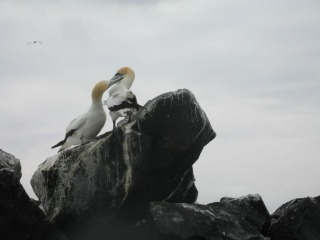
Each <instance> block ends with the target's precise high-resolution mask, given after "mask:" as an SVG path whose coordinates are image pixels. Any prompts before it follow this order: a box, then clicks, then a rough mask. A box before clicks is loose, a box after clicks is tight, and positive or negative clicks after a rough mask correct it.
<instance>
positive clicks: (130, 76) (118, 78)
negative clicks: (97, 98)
mask: <svg viewBox="0 0 320 240" xmlns="http://www.w3.org/2000/svg"><path fill="white" fill-rule="evenodd" d="M134 78H135V74H134V71H133V70H132V69H131V68H129V67H123V68H120V69H119V70H118V71H117V72H116V74H115V75H114V76H113V77H112V78H111V80H110V83H109V87H111V86H112V85H114V84H115V83H118V82H119V83H120V82H121V84H123V85H124V86H125V87H126V88H127V89H129V88H130V87H131V85H132V83H133V80H134Z"/></svg>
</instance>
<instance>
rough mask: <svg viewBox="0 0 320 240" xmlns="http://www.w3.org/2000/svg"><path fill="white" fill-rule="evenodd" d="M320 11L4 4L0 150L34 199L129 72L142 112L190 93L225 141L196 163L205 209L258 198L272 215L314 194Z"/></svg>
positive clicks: (281, 3) (298, 4)
mask: <svg viewBox="0 0 320 240" xmlns="http://www.w3.org/2000/svg"><path fill="white" fill-rule="evenodd" d="M319 13H320V1H319V0H304V1H302V0H268V1H259V0H242V1H239V0H228V1H227V0H166V1H160V0H154V1H151V0H141V1H139V0H135V1H129V0H122V1H116V0H113V1H112V0H110V1H107V0H105V1H103V0H94V1H85V0H82V1H59V0H56V1H19V0H16V1H14V0H11V1H9V0H8V1H6V0H2V1H1V2H0V36H1V37H0V84H1V87H0V96H1V101H0V148H1V149H2V150H4V151H6V152H9V153H11V154H13V155H15V156H16V157H17V158H19V159H20V160H21V164H22V172H23V176H22V180H21V182H22V184H23V185H24V187H25V189H26V190H27V192H28V194H29V195H30V196H31V197H35V195H34V193H33V191H32V188H31V186H30V183H29V182H30V179H31V176H32V174H33V173H34V171H35V170H36V169H37V166H38V165H39V164H40V163H41V162H43V161H44V160H45V159H46V158H47V157H49V156H51V155H54V154H55V153H56V151H57V149H54V150H52V149H50V147H51V146H52V145H54V144H55V143H57V142H58V141H60V140H61V139H62V138H63V137H64V133H65V132H64V131H65V127H66V125H67V124H68V123H69V122H70V121H71V120H72V119H73V117H75V116H77V115H79V114H81V113H84V112H85V111H86V110H87V108H88V107H89V105H90V103H91V99H90V94H91V89H92V87H93V85H94V84H95V83H96V82H98V81H100V80H103V79H110V78H111V77H112V76H113V75H114V73H115V72H116V71H117V70H118V69H119V68H120V67H123V66H130V67H131V68H133V69H134V71H135V73H136V81H135V82H134V85H133V87H132V90H133V91H134V92H135V93H136V95H137V97H138V100H139V102H140V103H141V104H144V103H146V102H147V101H148V100H149V99H152V98H154V97H156V96H158V95H160V94H162V93H165V92H168V91H175V90H177V89H181V88H187V89H189V90H191V91H192V92H193V93H194V95H195V96H196V98H197V100H198V102H199V103H200V105H201V107H202V108H203V110H204V111H205V112H206V114H207V116H208V118H209V120H210V122H211V124H212V126H213V129H214V130H215V131H216V132H217V137H216V139H215V140H213V141H212V142H211V143H209V144H208V145H207V146H206V147H205V148H204V150H203V152H202V155H201V156H200V159H199V160H198V161H197V162H196V164H195V165H194V168H195V176H196V185H197V187H198V190H199V198H198V202H199V203H209V202H214V201H219V200H220V198H221V197H224V196H229V197H240V196H243V195H246V194H250V193H259V194H260V195H261V196H262V198H263V200H264V201H265V203H266V205H267V207H268V209H269V211H270V212H271V213H272V212H273V211H274V210H275V209H276V208H277V207H279V206H280V205H281V204H283V203H284V202H286V201H289V200H291V199H293V198H296V197H306V196H318V195H320V174H319V169H320V120H319V119H320V14H319ZM31 41H41V42H42V43H43V44H42V45H41V44H29V45H27V43H29V42H31ZM111 129H112V124H111V120H110V117H108V120H107V124H106V126H105V128H104V129H103V131H102V132H105V131H109V130H111Z"/></svg>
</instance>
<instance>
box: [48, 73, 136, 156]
mask: <svg viewBox="0 0 320 240" xmlns="http://www.w3.org/2000/svg"><path fill="white" fill-rule="evenodd" d="M134 78H135V74H134V72H133V70H132V69H131V68H129V67H124V68H121V69H119V70H118V71H117V73H116V74H115V75H114V76H113V78H112V79H111V80H110V82H109V81H107V80H104V81H101V82H98V83H97V84H96V85H95V86H94V88H93V90H92V94H91V98H92V104H91V106H90V108H89V110H88V111H87V112H86V113H85V114H82V115H80V116H78V117H76V118H75V119H73V120H72V121H71V122H70V123H69V125H68V126H67V128H66V135H65V138H64V139H63V140H62V141H60V142H59V143H57V144H56V145H54V146H53V147H52V148H55V147H58V146H61V148H60V149H59V152H60V151H62V150H64V149H66V148H69V147H71V146H73V145H78V144H85V143H87V142H89V141H90V140H92V139H94V138H95V137H96V136H97V135H98V133H99V132H100V131H101V129H102V128H103V126H104V124H105V122H106V119H107V117H106V113H105V111H104V109H103V105H102V96H103V94H104V92H105V91H106V90H107V89H108V88H110V87H111V86H112V85H114V86H113V88H111V89H110V91H109V98H108V99H107V101H106V103H107V104H106V105H107V106H108V108H109V110H110V116H111V118H112V122H113V130H114V129H115V122H116V120H117V119H118V118H119V117H125V116H127V115H129V121H130V116H131V114H132V113H133V112H134V111H135V110H138V109H139V108H140V107H141V106H140V105H139V104H138V103H137V99H136V97H135V95H134V94H133V93H132V92H131V91H130V90H129V89H130V87H131V85H132V83H133V81H134Z"/></svg>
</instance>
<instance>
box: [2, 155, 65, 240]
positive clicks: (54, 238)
mask: <svg viewBox="0 0 320 240" xmlns="http://www.w3.org/2000/svg"><path fill="white" fill-rule="evenodd" d="M20 177H21V166H20V161H19V160H18V159H16V158H14V157H13V156H12V155H11V154H8V153H6V152H4V151H2V150H1V152H0V196H1V197H0V239H5V240H28V239H33V240H37V239H39V240H40V239H43V240H66V238H65V237H64V235H63V234H62V233H60V232H59V231H58V230H57V229H56V227H54V225H53V224H51V223H50V222H49V220H48V219H47V218H46V216H45V215H44V213H43V212H42V211H41V210H40V209H39V207H38V206H37V204H36V202H35V201H34V200H32V199H30V198H29V196H28V195H27V193H26V192H25V190H24V189H23V187H22V185H21V184H20V182H19V179H20Z"/></svg>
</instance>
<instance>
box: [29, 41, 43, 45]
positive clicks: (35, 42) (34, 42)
mask: <svg viewBox="0 0 320 240" xmlns="http://www.w3.org/2000/svg"><path fill="white" fill-rule="evenodd" d="M31 43H32V44H38V43H39V44H42V42H40V41H33V42H29V43H27V44H26V45H29V44H31Z"/></svg>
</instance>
